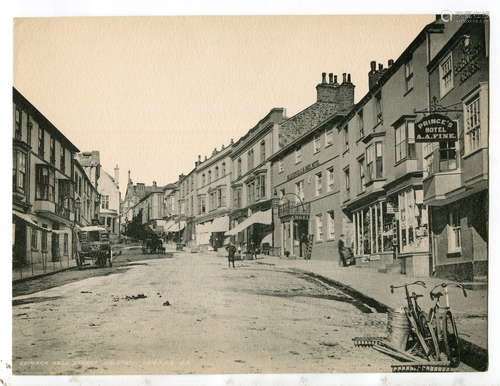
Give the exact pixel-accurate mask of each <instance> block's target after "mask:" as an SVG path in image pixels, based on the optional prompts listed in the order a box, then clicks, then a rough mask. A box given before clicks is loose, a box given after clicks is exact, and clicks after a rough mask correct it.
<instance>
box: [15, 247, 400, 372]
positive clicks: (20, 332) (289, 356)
mask: <svg viewBox="0 0 500 386" xmlns="http://www.w3.org/2000/svg"><path fill="white" fill-rule="evenodd" d="M304 264H307V263H306V262H304ZM305 268H306V266H305ZM13 296H14V298H13V372H14V374H24V375H28V374H53V375H58V374H191V373H199V374H200V373H201V374H204V373H322V372H390V370H391V368H390V365H391V364H394V363H397V361H395V360H393V359H391V358H390V357H388V356H386V355H384V354H382V353H378V352H376V351H375V350H372V349H366V348H365V349H362V348H356V347H354V346H353V343H352V338H353V337H356V336H383V335H385V334H386V331H385V324H386V314H384V313H377V312H376V310H374V309H373V308H371V307H370V306H369V305H366V304H363V303H362V301H360V300H357V299H353V298H352V297H351V296H349V295H347V294H345V293H344V292H342V291H340V290H339V289H337V288H335V287H333V286H330V285H328V284H325V283H323V282H321V281H319V280H317V279H316V278H314V277H313V276H309V275H307V274H304V273H303V272H298V271H295V270H293V269H284V268H279V267H277V266H275V265H274V264H273V263H272V262H271V260H267V259H263V260H255V261H237V262H236V269H232V268H228V267H227V259H226V258H223V257H218V256H216V255H215V254H214V253H205V254H202V253H197V254H191V253H186V252H178V253H174V255H173V257H170V258H169V257H165V256H148V255H142V254H141V253H140V251H137V250H130V251H128V253H127V252H125V253H124V254H122V255H120V256H118V257H117V258H116V260H115V262H114V265H113V267H112V268H108V267H106V268H98V269H96V268H91V267H86V268H85V269H83V270H73V271H67V272H61V273H58V274H56V275H52V276H47V277H45V278H40V279H36V280H31V281H26V282H23V283H18V284H16V285H14V294H13Z"/></svg>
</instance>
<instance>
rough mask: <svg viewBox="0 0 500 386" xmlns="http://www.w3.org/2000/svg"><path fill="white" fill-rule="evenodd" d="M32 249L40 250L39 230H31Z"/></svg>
mask: <svg viewBox="0 0 500 386" xmlns="http://www.w3.org/2000/svg"><path fill="white" fill-rule="evenodd" d="M31 249H33V250H35V251H36V250H38V230H36V229H34V228H32V229H31Z"/></svg>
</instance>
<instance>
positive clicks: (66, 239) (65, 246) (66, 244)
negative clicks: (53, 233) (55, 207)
mask: <svg viewBox="0 0 500 386" xmlns="http://www.w3.org/2000/svg"><path fill="white" fill-rule="evenodd" d="M63 253H64V256H68V234H67V233H65V234H64V243H63Z"/></svg>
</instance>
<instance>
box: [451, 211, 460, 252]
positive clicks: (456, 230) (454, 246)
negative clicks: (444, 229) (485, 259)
mask: <svg viewBox="0 0 500 386" xmlns="http://www.w3.org/2000/svg"><path fill="white" fill-rule="evenodd" d="M461 249H462V228H461V226H460V211H459V209H458V207H455V208H452V209H451V210H450V212H449V220H448V252H452V253H453V252H460V251H461Z"/></svg>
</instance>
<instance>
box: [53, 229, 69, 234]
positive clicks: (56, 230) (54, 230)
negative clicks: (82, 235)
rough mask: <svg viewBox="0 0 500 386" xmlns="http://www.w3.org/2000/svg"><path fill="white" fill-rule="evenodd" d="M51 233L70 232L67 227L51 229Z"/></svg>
mask: <svg viewBox="0 0 500 386" xmlns="http://www.w3.org/2000/svg"><path fill="white" fill-rule="evenodd" d="M52 233H57V234H64V233H67V234H70V233H71V230H69V229H52Z"/></svg>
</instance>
